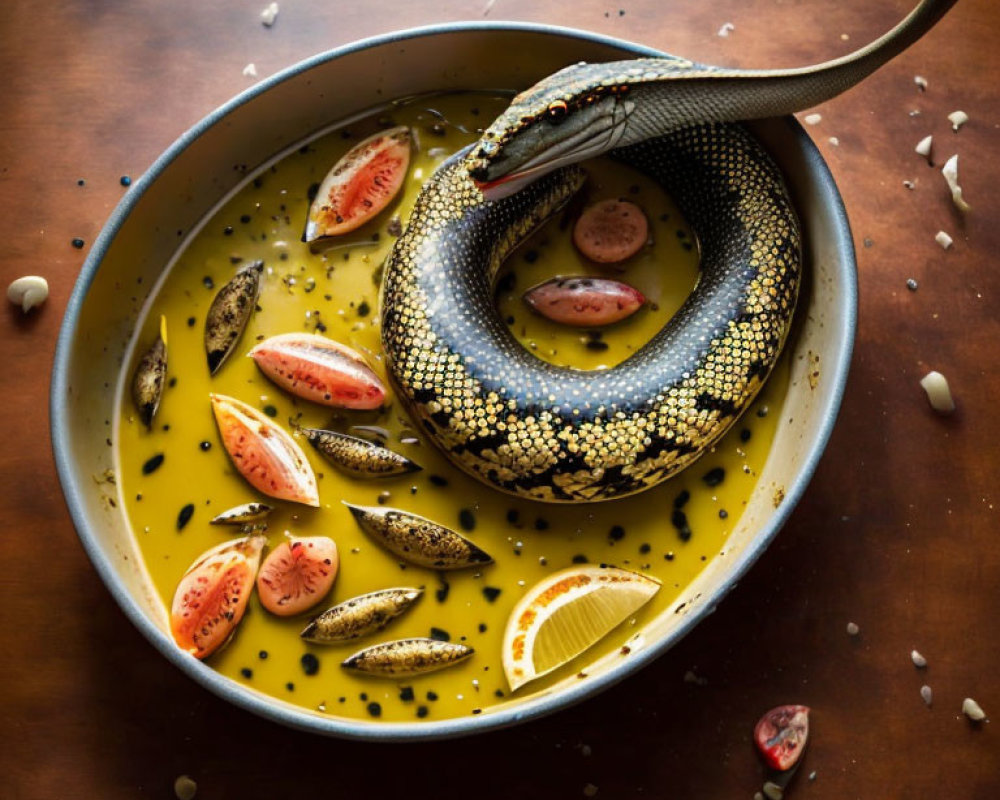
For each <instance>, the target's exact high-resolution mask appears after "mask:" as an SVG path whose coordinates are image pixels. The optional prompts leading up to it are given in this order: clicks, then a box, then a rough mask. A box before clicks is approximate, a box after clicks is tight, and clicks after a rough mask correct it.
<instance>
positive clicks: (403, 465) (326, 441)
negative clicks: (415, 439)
mask: <svg viewBox="0 0 1000 800" xmlns="http://www.w3.org/2000/svg"><path fill="white" fill-rule="evenodd" d="M299 430H300V431H301V433H302V435H303V436H305V437H306V438H307V439H308V440H309V442H310V443H311V444H312V446H313V447H315V448H316V449H317V450H318V451H319V452H320V453H322V455H323V457H324V458H326V460H327V461H329V462H330V463H331V464H333V465H334V466H335V467H337V468H338V469H340V470H342V471H344V472H346V473H348V474H350V475H353V476H355V477H358V478H391V477H392V476H394V475H405V474H406V473H408V472H416V471H417V470H419V469H420V466H419V465H418V464H415V463H414V462H412V461H410V459H408V458H407V457H406V456H402V455H400V454H399V453H396V452H394V451H392V450H390V449H389V448H387V447H382V446H381V445H378V444H375V443H374V442H369V441H367V440H365V439H359V438H358V437H356V436H348V435H347V434H346V433H338V432H337V431H326V430H320V429H317V428H300V429H299Z"/></svg>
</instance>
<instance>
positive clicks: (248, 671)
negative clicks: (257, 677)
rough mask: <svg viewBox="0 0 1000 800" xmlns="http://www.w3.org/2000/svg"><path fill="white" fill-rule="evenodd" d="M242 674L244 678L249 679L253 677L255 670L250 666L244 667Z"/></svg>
mask: <svg viewBox="0 0 1000 800" xmlns="http://www.w3.org/2000/svg"><path fill="white" fill-rule="evenodd" d="M240 675H242V676H243V677H244V678H248V679H249V678H252V677H253V670H252V669H250V667H243V669H241V670H240Z"/></svg>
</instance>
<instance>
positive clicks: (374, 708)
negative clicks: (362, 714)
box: [368, 702, 382, 717]
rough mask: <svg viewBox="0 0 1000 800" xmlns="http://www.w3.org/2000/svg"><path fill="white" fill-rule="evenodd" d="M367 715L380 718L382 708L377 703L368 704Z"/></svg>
mask: <svg viewBox="0 0 1000 800" xmlns="http://www.w3.org/2000/svg"><path fill="white" fill-rule="evenodd" d="M368 713H369V714H371V715H372V716H373V717H381V716H382V706H380V705H379V704H378V703H375V702H372V703H369V704H368Z"/></svg>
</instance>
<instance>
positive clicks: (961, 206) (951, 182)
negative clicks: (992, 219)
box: [941, 155, 971, 212]
mask: <svg viewBox="0 0 1000 800" xmlns="http://www.w3.org/2000/svg"><path fill="white" fill-rule="evenodd" d="M941 174H942V175H943V176H944V179H945V182H946V183H947V184H948V189H949V190H950V191H951V201H952V202H953V203H954V204H955V207H956V208H957V209H958V210H959V211H962V212H965V211H968V210H969V209H970V208H971V206H970V205H969V204H968V203H967V202H965V198H964V197H963V196H962V187H961V186H959V185H958V156H957V155H954V156H952V157H951V158H949V159H948V160H947V161H945V162H944V166H943V167H941Z"/></svg>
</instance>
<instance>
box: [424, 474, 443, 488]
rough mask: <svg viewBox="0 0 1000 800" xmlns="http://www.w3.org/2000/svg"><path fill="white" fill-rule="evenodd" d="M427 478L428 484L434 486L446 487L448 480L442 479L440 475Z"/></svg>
mask: <svg viewBox="0 0 1000 800" xmlns="http://www.w3.org/2000/svg"><path fill="white" fill-rule="evenodd" d="M428 478H429V480H430V482H431V483H433V484H434V485H435V486H447V485H448V479H447V478H442V477H441V476H440V475H429V476H428Z"/></svg>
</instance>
